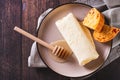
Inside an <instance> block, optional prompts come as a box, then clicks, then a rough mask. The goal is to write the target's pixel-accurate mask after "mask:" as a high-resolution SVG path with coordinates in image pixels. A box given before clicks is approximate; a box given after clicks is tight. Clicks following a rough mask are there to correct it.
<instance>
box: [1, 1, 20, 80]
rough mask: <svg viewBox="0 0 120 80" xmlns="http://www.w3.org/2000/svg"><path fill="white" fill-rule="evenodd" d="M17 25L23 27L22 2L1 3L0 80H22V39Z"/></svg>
mask: <svg viewBox="0 0 120 80" xmlns="http://www.w3.org/2000/svg"><path fill="white" fill-rule="evenodd" d="M15 25H18V26H20V25H21V1H20V0H2V1H0V80H21V37H20V36H19V35H18V34H16V33H15V32H14V31H13V28H14V26H15Z"/></svg>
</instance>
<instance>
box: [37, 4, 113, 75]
mask: <svg viewBox="0 0 120 80" xmlns="http://www.w3.org/2000/svg"><path fill="white" fill-rule="evenodd" d="M90 9H91V7H90V6H88V5H85V4H65V5H61V6H59V7H57V8H55V9H54V10H52V11H51V12H50V13H49V14H48V15H47V16H46V17H45V18H44V19H43V21H42V23H41V25H40V28H39V30H38V37H39V38H41V39H43V40H44V41H46V42H48V43H51V42H53V41H56V40H61V39H63V37H62V36H61V34H60V32H59V31H58V29H57V28H56V25H55V21H56V20H58V19H60V18H62V17H63V16H65V15H67V14H68V13H69V12H72V13H73V14H74V15H75V16H76V17H77V18H78V19H79V20H80V21H82V20H83V18H84V17H85V15H86V14H87V12H88V11H89V10H90ZM95 45H96V49H97V51H98V53H99V55H100V57H99V58H98V59H97V60H94V61H92V62H90V63H89V64H87V65H86V66H84V67H82V66H80V65H79V64H78V62H77V60H76V58H75V56H74V54H73V55H72V56H71V58H70V59H69V60H68V61H67V62H65V63H58V62H56V61H55V60H53V59H52V58H51V57H50V54H49V50H48V49H46V48H44V47H42V46H40V45H38V51H39V53H40V56H41V58H42V59H43V61H44V62H45V64H46V65H47V66H48V67H49V68H50V69H52V70H53V71H55V72H57V73H59V74H61V75H64V76H68V77H83V76H86V75H89V74H91V73H93V72H95V71H96V70H97V69H99V68H100V66H102V64H103V63H104V62H105V60H106V59H107V57H108V55H109V52H110V49H111V42H109V43H104V44H103V43H99V42H96V41H95Z"/></svg>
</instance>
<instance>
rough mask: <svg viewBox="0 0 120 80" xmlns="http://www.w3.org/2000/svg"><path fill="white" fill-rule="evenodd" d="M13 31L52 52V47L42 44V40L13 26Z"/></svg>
mask: <svg viewBox="0 0 120 80" xmlns="http://www.w3.org/2000/svg"><path fill="white" fill-rule="evenodd" d="M14 30H15V31H17V32H19V33H20V34H22V35H24V36H26V37H28V38H30V39H32V40H34V41H36V42H38V43H39V44H41V45H43V46H44V47H46V48H49V49H50V50H53V48H54V47H53V46H51V45H49V44H48V43H46V42H44V41H43V40H41V39H39V38H37V37H35V36H33V35H32V34H30V33H28V32H26V31H24V30H23V29H20V28H19V27H17V26H15V28H14Z"/></svg>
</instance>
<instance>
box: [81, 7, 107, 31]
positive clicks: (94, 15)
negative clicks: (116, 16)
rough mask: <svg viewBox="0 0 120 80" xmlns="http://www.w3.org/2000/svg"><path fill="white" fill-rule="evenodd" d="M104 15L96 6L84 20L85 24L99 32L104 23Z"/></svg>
mask: <svg viewBox="0 0 120 80" xmlns="http://www.w3.org/2000/svg"><path fill="white" fill-rule="evenodd" d="M104 22H105V20H104V16H103V14H101V13H100V12H99V11H98V10H97V9H96V8H92V9H91V10H90V11H89V12H88V14H87V15H86V17H85V18H84V20H83V25H85V26H87V27H88V28H90V29H93V30H95V31H97V32H100V31H101V30H102V27H103V25H104Z"/></svg>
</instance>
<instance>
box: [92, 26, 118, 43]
mask: <svg viewBox="0 0 120 80" xmlns="http://www.w3.org/2000/svg"><path fill="white" fill-rule="evenodd" d="M119 32H120V29H119V28H116V27H111V26H108V25H104V26H103V29H102V31H101V32H97V31H94V32H93V37H94V39H95V40H97V41H99V42H108V41H110V40H112V39H113V38H114V37H115V36H116V35H117V34H118V33H119Z"/></svg>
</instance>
